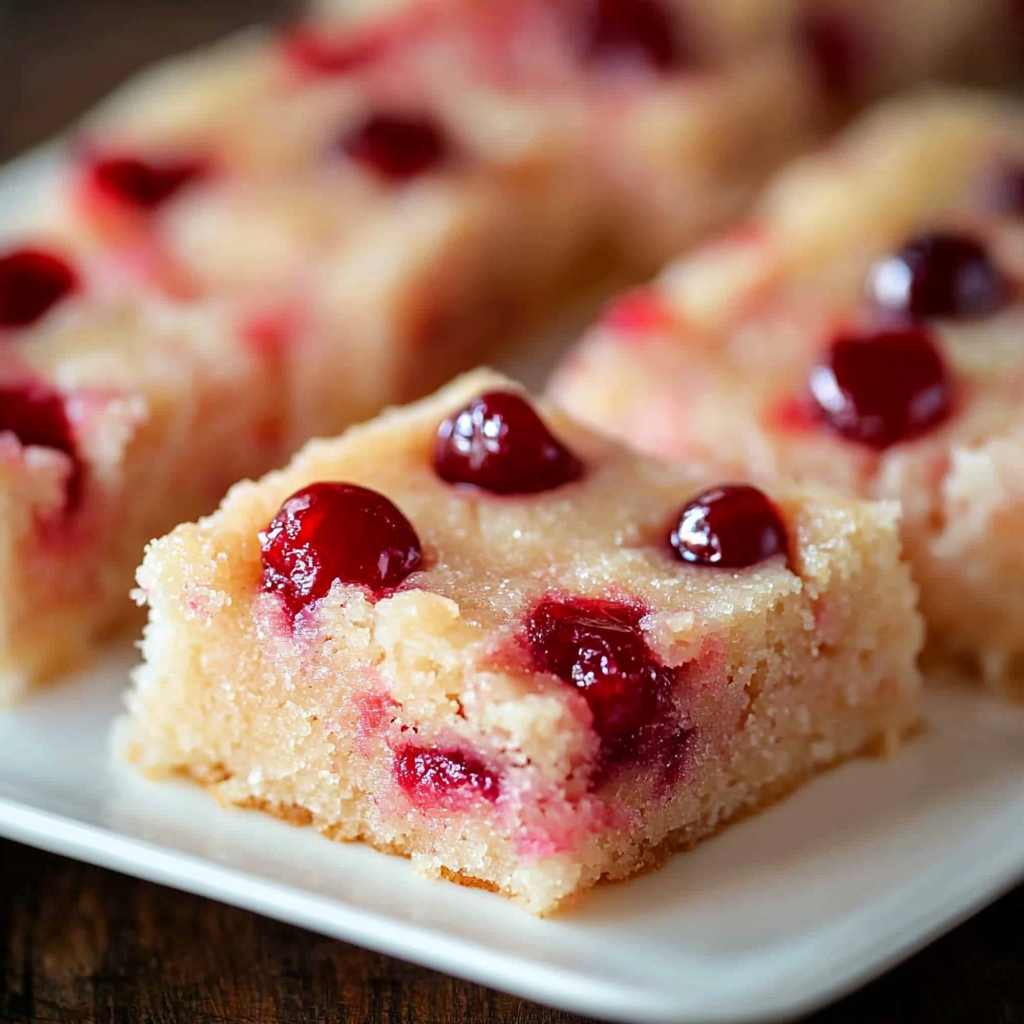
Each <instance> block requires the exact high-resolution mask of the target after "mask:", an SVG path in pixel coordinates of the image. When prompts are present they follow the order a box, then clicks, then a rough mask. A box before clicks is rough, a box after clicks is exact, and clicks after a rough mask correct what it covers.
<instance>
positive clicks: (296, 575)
mask: <svg viewBox="0 0 1024 1024" xmlns="http://www.w3.org/2000/svg"><path fill="white" fill-rule="evenodd" d="M262 557H263V582H262V589H263V590H265V591H269V592H271V593H276V594H280V595H281V596H282V597H283V598H284V601H285V604H286V606H287V607H288V609H289V611H290V612H291V613H292V614H293V615H295V614H297V613H298V612H300V611H301V610H302V609H303V608H305V607H306V606H307V605H308V604H310V603H311V602H313V601H316V600H318V599H319V598H322V597H324V596H326V594H327V593H328V591H330V589H331V586H332V585H333V584H334V583H335V581H338V582H340V583H345V584H352V585H354V586H359V587H366V588H368V589H369V590H370V591H371V592H372V593H373V594H374V595H375V596H378V597H379V596H382V595H384V594H386V593H387V592H388V591H390V590H392V589H394V588H395V587H397V586H398V585H399V584H400V583H401V582H402V581H403V580H404V579H405V578H406V577H407V576H408V575H409V574H410V573H412V572H414V571H415V570H416V569H417V568H418V567H419V565H420V563H421V562H422V559H423V552H422V547H421V545H420V540H419V537H417V536H416V531H415V530H414V529H413V527H412V525H411V524H410V522H409V520H408V519H406V518H405V516H404V515H403V514H402V513H401V512H400V511H399V509H398V508H397V507H396V506H395V505H394V504H393V503H392V502H391V501H389V500H388V499H387V498H385V497H384V495H382V494H378V493H377V492H376V491H371V490H369V489H368V488H366V487H358V486H356V485H355V484H346V483H315V484H310V485H309V486H308V487H304V488H302V490H300V491H296V492H295V493H294V494H293V495H292V496H291V497H290V498H288V500H287V501H285V503H284V504H283V505H282V506H281V510H280V511H279V512H278V513H277V515H276V516H275V517H274V519H273V520H272V521H271V523H270V525H269V526H268V527H267V530H266V533H265V535H264V536H263V538H262Z"/></svg>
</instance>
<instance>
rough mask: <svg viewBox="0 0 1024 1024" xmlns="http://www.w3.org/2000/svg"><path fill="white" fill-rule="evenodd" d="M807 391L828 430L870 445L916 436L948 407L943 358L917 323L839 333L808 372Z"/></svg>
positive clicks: (948, 388)
mask: <svg viewBox="0 0 1024 1024" xmlns="http://www.w3.org/2000/svg"><path fill="white" fill-rule="evenodd" d="M810 389H811V397H812V400H813V401H814V403H815V404H816V406H817V409H818V412H819V414H820V416H821V417H822V419H823V420H824V421H825V422H826V423H827V424H828V425H829V426H830V427H831V428H832V429H833V430H835V431H836V432H837V433H838V434H841V435H842V436H843V437H846V438H848V439H849V440H851V441H858V442H860V443H861V444H865V445H868V446H869V447H872V448H887V447H888V446H889V445H893V444H898V443H899V442H901V441H907V440H909V439H911V438H914V437H918V436H919V435H921V434H923V433H925V432H926V431H928V430H931V429H932V428H933V427H935V426H937V425H938V424H939V423H941V422H942V421H943V420H945V419H946V418H947V417H948V416H949V414H950V410H951V406H952V399H951V394H950V393H951V385H950V382H949V379H948V376H947V373H946V367H945V364H944V362H943V359H942V356H941V355H940V354H939V351H938V348H937V347H936V345H935V342H934V341H933V340H932V336H931V334H930V332H929V331H928V330H926V329H925V328H924V327H918V326H906V327H893V328H881V329H878V330H872V331H866V332H863V333H849V334H840V335H839V336H838V337H836V338H835V339H834V340H833V341H832V343H831V345H830V346H829V348H828V351H827V352H826V353H825V355H824V357H823V358H822V360H821V362H819V363H818V365H817V366H815V367H814V368H813V369H812V370H811V375H810Z"/></svg>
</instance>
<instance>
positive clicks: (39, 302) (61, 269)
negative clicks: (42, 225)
mask: <svg viewBox="0 0 1024 1024" xmlns="http://www.w3.org/2000/svg"><path fill="white" fill-rule="evenodd" d="M77 288H78V275H77V274H76V273H75V271H74V270H72V268H71V266H70V265H69V264H68V263H66V262H65V261H64V260H62V259H61V258H60V257H59V256H54V255H53V254H52V253H48V252H43V251H42V250H40V249H28V248H25V249H15V250H14V251H13V252H9V253H6V254H5V255H3V256H0V328H5V327H28V326H30V325H31V324H34V323H35V322H36V321H37V320H39V319H41V318H42V316H43V315H44V314H45V313H47V312H48V311H49V310H50V309H51V307H53V306H55V305H56V304H57V303H58V302H60V300H61V299H63V298H64V297H65V296H67V295H70V294H71V293H72V292H74V291H76V290H77Z"/></svg>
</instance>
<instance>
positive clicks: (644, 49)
mask: <svg viewBox="0 0 1024 1024" xmlns="http://www.w3.org/2000/svg"><path fill="white" fill-rule="evenodd" d="M580 46H581V53H582V57H583V59H584V60H586V61H587V62H588V63H590V64H594V65H599V66H605V67H609V68H613V69H626V70H633V69H641V70H648V71H655V72H658V73H662V74H664V73H667V72H669V71H672V70H673V69H675V68H678V67H680V66H682V65H683V64H684V63H685V62H686V58H687V55H686V54H685V53H684V52H683V47H682V46H681V44H680V41H679V38H678V36H677V33H676V26H675V25H674V24H673V20H672V17H671V16H670V14H669V12H668V10H667V9H666V8H665V7H664V6H663V4H662V3H661V0H584V6H583V18H582V23H581V33H580Z"/></svg>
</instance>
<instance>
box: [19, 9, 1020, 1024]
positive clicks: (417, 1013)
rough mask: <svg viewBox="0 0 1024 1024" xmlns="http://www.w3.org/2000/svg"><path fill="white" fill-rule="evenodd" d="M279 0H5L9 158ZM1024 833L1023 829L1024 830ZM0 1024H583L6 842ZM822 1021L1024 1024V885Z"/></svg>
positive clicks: (267, 13)
mask: <svg viewBox="0 0 1024 1024" xmlns="http://www.w3.org/2000/svg"><path fill="white" fill-rule="evenodd" d="M295 7H296V5H295V4H290V3H287V2H284V0H280V2H275V0H192V2H189V0H177V2H174V0H159V2H154V0H62V2H58V0H0V159H6V158H8V157H10V156H13V155H15V154H16V153H18V152H20V151H21V150H23V149H24V148H26V147H28V146H30V145H32V144H33V143H36V142H39V141H41V140H43V139H45V138H47V137H48V136H50V135H51V134H52V133H53V132H54V131H57V130H59V129H60V128H61V127H63V126H64V125H65V124H67V123H68V122H69V121H70V120H71V119H72V118H73V117H74V116H75V115H76V114H78V113H80V112H81V111H82V110H84V109H86V108H87V107H88V106H89V105H90V104H91V103H92V102H94V101H95V100H96V99H97V98H99V97H100V96H102V95H103V94H104V93H105V92H106V91H107V90H108V89H110V88H111V87H112V86H114V85H115V84H117V83H118V82H119V81H121V80H122V79H123V78H124V77H125V76H126V75H127V74H129V73H130V72H131V71H133V70H134V69H136V68H138V67H141V66H143V65H144V64H146V63H147V62H149V61H151V60H153V59H155V58H157V57H160V56H163V55H165V54H170V53H174V52H176V51H179V50H183V49H186V48H188V47H189V46H193V45H196V44H198V43H200V42H203V41H204V40H207V39H212V38H215V37H217V36H218V35H222V34H224V33H226V32H229V31H231V30H232V29H234V28H237V27H240V26H242V25H244V24H246V23H248V22H250V21H253V20H259V19H266V18H275V19H280V18H283V17H287V16H288V15H289V14H290V13H291V12H293V11H294V9H295ZM1022 827H1024V825H1022ZM0 957H2V967H0V1020H2V1021H5V1022H12V1024H14V1022H17V1024H28V1022H62V1024H94V1022H95V1024H100V1022H110V1024H150V1022H152V1024H172V1022H173V1024H179V1022H180V1024H220V1022H225V1024H226V1022H238V1024H321V1022H346V1024H348V1022H353V1024H354V1022H366V1024H406V1022H408V1024H448V1022H451V1024H463V1022H477V1021H480V1022H483V1021H493V1022H500V1024H506V1022H507V1024H512V1022H516V1024H582V1021H583V1018H580V1017H576V1016H574V1015H572V1014H565V1013H559V1012H556V1011H552V1010H547V1009H545V1008H543V1007H540V1006H537V1005H535V1004H532V1003H528V1002H524V1001H522V1000H519V999H515V998H513V997H511V996H506V995H503V994H501V993H497V992H494V991H492V990H489V989H486V988H483V987H481V986H479V985H473V984H469V983H467V982H461V981H456V980H454V979H451V978H447V977H445V976H443V975H440V974H437V973H435V972H432V971H428V970H425V969H422V968H418V967H414V966H411V965H409V964H406V963H402V962H401V961H398V960H393V959H391V958H389V957H386V956H380V955H378V954H376V953H369V952H366V951H365V950H360V949H358V948H356V947H355V946H349V945H345V944H344V943H340V942H335V941H333V940H330V939H325V938H321V937H319V936H317V935H312V934H309V933H307V932H304V931H301V930H299V929H297V928H292V927H289V926H287V925H282V924H278V923H276V922H273V921H269V920H267V919H265V918H261V917H258V916H256V915H254V914H250V913H247V912H245V911H241V910H235V909H232V908H229V907H224V906H221V905H220V904H217V903H213V902H210V901H209V900H203V899H200V898H198V897H193V896H186V895H183V894H181V893H177V892H174V891H173V890H170V889H165V888H162V887H160V886H156V885H150V884H147V883H143V882H137V881H134V880H132V879H129V878H125V877H123V876H120V875H116V874H113V873H111V872H108V871H103V870H101V869H99V868H94V867H90V866H88V865H84V864H79V863H76V862H74V861H70V860H66V859H64V858H61V857H56V856H52V855H50V854H43V853H39V852H37V851H35V850H31V849H29V848H27V847H24V846H20V845H17V844H15V843H9V842H5V841H0ZM813 1019H814V1021H815V1024H853V1022H858V1024H859V1022H864V1024H890V1022H904V1021H907V1022H915V1024H939V1022H942V1024H946V1022H948V1024H960V1022H980V1024H1024V887H1021V888H1019V889H1017V890H1016V891H1015V892H1013V893H1011V894H1010V895H1009V896H1006V897H1004V899H1002V900H1001V901H1000V902H999V903H997V904H996V905H995V906H993V907H991V908H990V909H988V910H987V911H985V912H984V913H982V914H980V915H978V916H977V917H976V918H974V919H973V920H971V921H969V922H968V923H966V924H964V925H962V926H961V927H960V928H958V929H957V930H956V931H955V932H953V933H952V934H951V935H949V936H947V937H946V938H944V939H942V940H940V941H939V942H937V943H935V944H934V945H933V946H931V947H930V948H928V949H927V950H925V951H924V952H922V953H920V954H919V955H918V956H916V957H914V958H913V959H912V960H910V961H908V962H907V963H905V964H903V965H902V966H900V967H898V968H897V969H895V970H894V971H892V972H890V973H889V974H888V975H887V976H885V977H884V978H882V979H880V980H879V981H877V982H875V983H874V984H872V985H869V986H868V987H867V988H865V989H864V990H862V991H861V992H858V993H857V994H855V995H853V996H850V997H849V998H847V999H845V1000H844V1001H842V1002H840V1003H838V1004H837V1005H835V1006H833V1007H831V1008H829V1009H828V1010H826V1011H823V1012H822V1013H821V1014H819V1015H818V1016H816V1017H815V1018H813Z"/></svg>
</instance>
